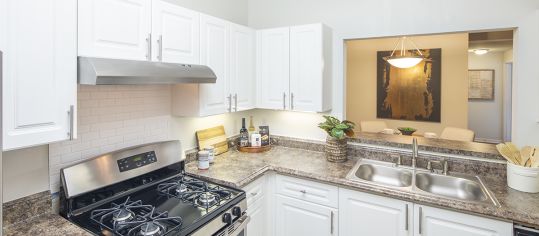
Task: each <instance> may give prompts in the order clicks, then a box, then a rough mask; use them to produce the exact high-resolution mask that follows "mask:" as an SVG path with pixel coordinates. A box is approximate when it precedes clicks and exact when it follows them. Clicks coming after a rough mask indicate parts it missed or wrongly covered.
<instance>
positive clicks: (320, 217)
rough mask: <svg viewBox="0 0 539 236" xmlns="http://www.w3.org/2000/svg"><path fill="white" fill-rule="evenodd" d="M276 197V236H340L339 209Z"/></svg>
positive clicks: (280, 196)
mask: <svg viewBox="0 0 539 236" xmlns="http://www.w3.org/2000/svg"><path fill="white" fill-rule="evenodd" d="M275 197H276V199H275V214H276V215H275V216H276V217H275V235H279V236H297V235H309V236H318V235H320V236H327V235H338V232H337V231H338V214H337V213H338V211H337V209H333V208H330V207H326V206H322V205H318V204H315V203H310V202H307V201H303V200H299V199H295V198H291V197H286V196H282V195H279V194H277V195H275Z"/></svg>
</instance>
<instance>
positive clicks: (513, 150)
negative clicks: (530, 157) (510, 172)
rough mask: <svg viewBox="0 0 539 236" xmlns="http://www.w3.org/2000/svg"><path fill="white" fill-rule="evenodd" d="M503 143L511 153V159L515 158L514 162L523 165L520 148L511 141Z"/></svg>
mask: <svg viewBox="0 0 539 236" xmlns="http://www.w3.org/2000/svg"><path fill="white" fill-rule="evenodd" d="M505 145H507V147H508V148H509V151H510V152H511V153H512V155H513V159H515V160H516V164H517V165H521V166H523V165H524V162H522V159H521V158H520V149H519V148H518V147H517V146H516V145H515V144H514V143H512V142H507V143H505Z"/></svg>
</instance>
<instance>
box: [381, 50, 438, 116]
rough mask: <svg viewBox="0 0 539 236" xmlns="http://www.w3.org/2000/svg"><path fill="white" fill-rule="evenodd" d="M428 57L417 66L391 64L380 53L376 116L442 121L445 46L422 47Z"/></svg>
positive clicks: (385, 54)
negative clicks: (442, 75)
mask: <svg viewBox="0 0 539 236" xmlns="http://www.w3.org/2000/svg"><path fill="white" fill-rule="evenodd" d="M421 52H422V53H423V55H424V56H425V58H426V60H423V61H422V62H420V63H419V64H417V65H416V66H414V67H411V68H406V69H401V68H397V67H394V66H391V65H390V64H389V63H388V62H387V61H385V60H384V57H386V56H389V55H391V52H390V51H379V52H378V53H377V57H378V63H377V67H378V68H377V77H378V78H377V111H376V113H377V117H378V118H382V119H398V120H413V121H428V122H440V121H441V114H440V113H441V112H440V110H441V74H442V73H441V57H442V49H440V48H436V49H422V50H421Z"/></svg>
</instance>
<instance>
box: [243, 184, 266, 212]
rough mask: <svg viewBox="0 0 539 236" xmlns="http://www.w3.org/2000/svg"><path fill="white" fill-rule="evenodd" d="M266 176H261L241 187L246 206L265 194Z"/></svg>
mask: <svg viewBox="0 0 539 236" xmlns="http://www.w3.org/2000/svg"><path fill="white" fill-rule="evenodd" d="M265 189H266V176H262V177H260V178H258V179H257V180H255V181H253V182H252V183H250V184H248V185H247V186H245V187H244V188H243V190H244V191H245V195H246V198H247V207H250V206H251V205H252V204H254V203H256V202H258V201H259V200H261V199H263V197H264V195H265V194H266V191H265Z"/></svg>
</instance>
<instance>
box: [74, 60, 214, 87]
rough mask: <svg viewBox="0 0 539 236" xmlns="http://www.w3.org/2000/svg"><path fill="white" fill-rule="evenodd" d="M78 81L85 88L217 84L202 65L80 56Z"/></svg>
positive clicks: (211, 73)
mask: <svg viewBox="0 0 539 236" xmlns="http://www.w3.org/2000/svg"><path fill="white" fill-rule="evenodd" d="M78 80H79V84H86V85H127V84H181V83H215V81H216V80H217V76H216V75H215V73H213V71H212V70H211V68H209V67H207V66H202V65H186V64H174V63H161V62H150V61H131V60H118V59H105V58H92V57H79V59H78Z"/></svg>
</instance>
